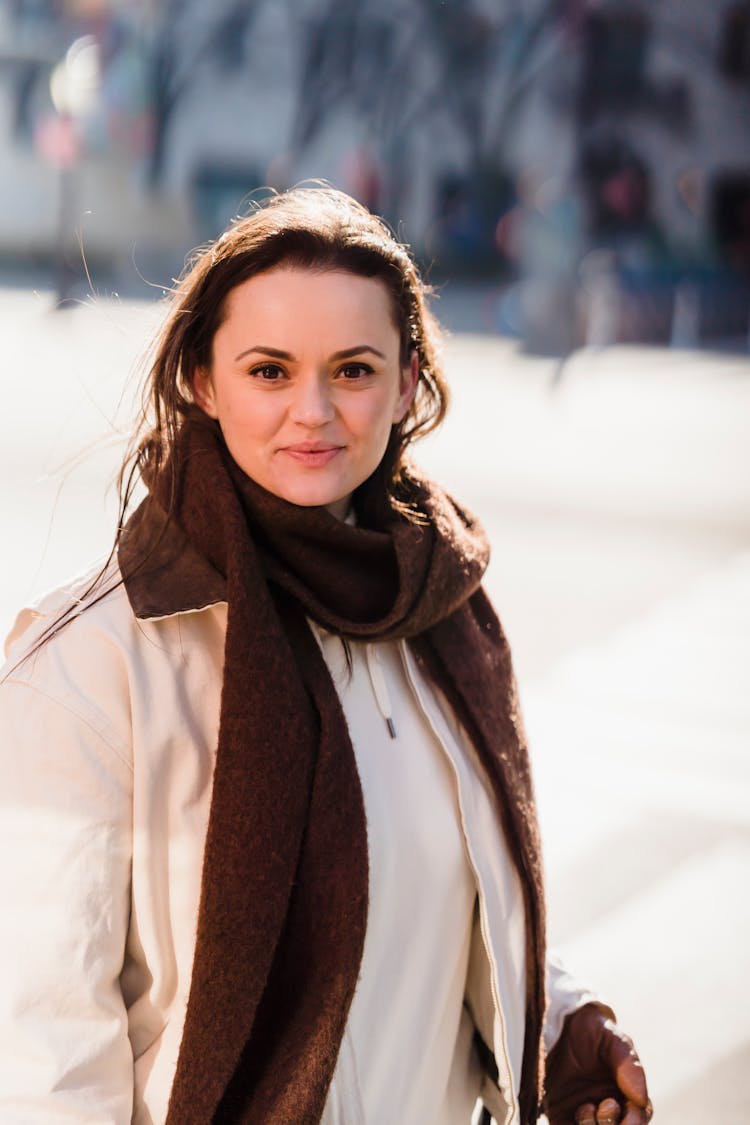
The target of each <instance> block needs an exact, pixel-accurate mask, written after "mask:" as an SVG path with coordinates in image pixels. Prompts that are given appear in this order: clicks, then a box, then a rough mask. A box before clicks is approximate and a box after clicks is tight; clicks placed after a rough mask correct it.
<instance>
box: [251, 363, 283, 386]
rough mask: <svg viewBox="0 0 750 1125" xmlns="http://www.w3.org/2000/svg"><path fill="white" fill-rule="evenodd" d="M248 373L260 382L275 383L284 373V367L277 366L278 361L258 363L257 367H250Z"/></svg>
mask: <svg viewBox="0 0 750 1125" xmlns="http://www.w3.org/2000/svg"><path fill="white" fill-rule="evenodd" d="M250 374H251V375H252V376H253V378H255V379H259V380H260V381H261V382H262V383H277V382H278V381H279V380H280V379H283V377H284V374H285V373H284V368H283V367H279V365H278V363H259V364H258V366H257V367H252V368H251V369H250Z"/></svg>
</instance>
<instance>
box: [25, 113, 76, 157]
mask: <svg viewBox="0 0 750 1125" xmlns="http://www.w3.org/2000/svg"><path fill="white" fill-rule="evenodd" d="M34 144H35V146H36V151H37V152H38V153H39V155H40V156H41V158H42V159H43V160H46V161H47V162H48V163H49V164H52V165H53V166H54V167H55V168H72V167H73V166H74V165H75V164H77V163H78V161H79V160H80V157H81V147H82V146H81V138H80V134H79V132H78V128H77V126H76V123H75V122H74V120H73V118H72V117H64V116H62V115H61V114H54V116H50V117H45V118H43V120H42V121H40V123H39V125H38V126H37V128H36V132H35V134H34Z"/></svg>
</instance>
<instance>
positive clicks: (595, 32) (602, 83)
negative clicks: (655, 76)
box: [581, 5, 651, 119]
mask: <svg viewBox="0 0 750 1125" xmlns="http://www.w3.org/2000/svg"><path fill="white" fill-rule="evenodd" d="M650 34H651V28H650V22H649V18H648V16H647V14H646V12H645V11H642V10H640V9H639V8H634V7H633V5H628V6H627V7H621V8H619V7H618V8H614V9H609V10H607V11H606V12H601V11H595V12H589V13H588V14H587V16H586V19H585V23H584V29H583V74H582V82H581V113H582V116H583V117H584V118H588V119H590V118H592V117H594V116H596V114H597V113H599V112H601V111H602V110H613V109H615V110H622V109H625V108H627V107H628V106H632V105H635V104H637V103H638V100H639V98H640V96H641V94H642V93H643V90H644V85H645V82H644V79H645V70H646V53H647V49H648V43H649V38H650Z"/></svg>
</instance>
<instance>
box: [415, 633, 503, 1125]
mask: <svg viewBox="0 0 750 1125" xmlns="http://www.w3.org/2000/svg"><path fill="white" fill-rule="evenodd" d="M398 645H399V649H400V650H401V659H402V662H403V665H404V670H405V672H406V678H407V680H408V681H409V685H410V687H411V689H412V691H413V692H414V696H415V698H416V700H417V702H418V703H419V706H420V707H421V709H422V713H423V715H424V716H425V718H426V719H427V722H428V723H429V725H430V727H431V729H432V732H433V734H434V735H435V738H436V739H437V741H438V744H439V745H440V747H441V749H442V751H443V753H444V754H445V756H446V758H447V759H448V761H449V762H450V767H451V770H452V771H453V777H454V779H455V782H456V795H457V797H458V811H459V815H460V817H461V831H462V833H463V838H464V844H465V845H466V853H467V855H468V857H469V864H470V866H471V869H472V872H473V874H474V881H475V883H476V885H477V893H478V896H479V929H480V932H481V935H482V941H483V942H484V950H485V953H486V954H487V960H488V961H489V965H490V988H491V991H492V1002H493V1004H494V1006H495V1012H496V1014H497V1019H498V1023H499V1024H500V1045H501V1047H502V1055H503V1057H502V1059H501V1060H497V1059H496V1060H495V1061H496V1062H498V1076H499V1077H501V1078H502V1080H503V1093H504V1094H507V1098H508V1099H509V1101H510V1105H509V1108H510V1111H511V1112H510V1121H511V1122H512V1121H513V1120H518V1117H517V1114H518V1103H517V1100H516V1091H515V1089H514V1086H513V1079H512V1074H511V1068H510V1057H509V1054H508V1038H507V1027H506V1024H505V1017H504V1015H503V1009H502V1006H501V1004H500V990H499V988H498V984H497V976H498V973H497V965H496V964H495V957H494V955H493V952H492V946H491V944H490V940H489V933H488V931H487V901H486V898H485V893H484V888H483V886H482V880H481V878H480V875H479V868H478V866H477V862H476V857H475V856H474V852H473V850H472V846H471V841H470V839H469V834H468V832H467V830H466V812H465V810H464V805H463V799H462V795H461V778H460V776H459V772H458V767H457V766H456V763H455V762H454V761H453V758H452V756H451V754H450V752H449V751H448V750H447V749H446V747H445V743H444V741H443V738H442V737H441V735H440V732H439V731H438V729H437V726H436V725H435V723H434V721H433V719H432V716H431V715H430V711H429V709H428V708H427V707H426V706H425V703H424V700H423V699H422V696H421V694H420V690H419V687H418V686H417V683H416V680H415V678H414V674H413V672H412V668H411V664H410V661H411V656H410V654H409V651H408V648H407V645H406V641H404V640H403V639H402V640H399V642H398ZM500 1063H502V1068H501V1066H500Z"/></svg>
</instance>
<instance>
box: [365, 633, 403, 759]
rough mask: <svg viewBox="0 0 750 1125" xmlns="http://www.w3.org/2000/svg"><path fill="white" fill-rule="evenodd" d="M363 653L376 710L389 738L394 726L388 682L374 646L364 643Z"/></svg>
mask: <svg viewBox="0 0 750 1125" xmlns="http://www.w3.org/2000/svg"><path fill="white" fill-rule="evenodd" d="M365 654H366V656H367V671H368V672H369V673H370V683H371V684H372V691H373V695H374V696H375V701H376V703H377V705H378V710H379V711H380V714H381V715H382V716H383V718H384V719H385V725H386V726H387V727H388V733H389V735H390V736H391V738H395V737H396V727H395V725H394V722H393V708H392V706H391V697H390V694H389V692H388V684H387V683H386V679H385V674H384V673H383V665H382V664H381V662H380V655H379V653H378V651H377V649H376V648H373V646H372V645H368V644H366V645H365Z"/></svg>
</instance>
